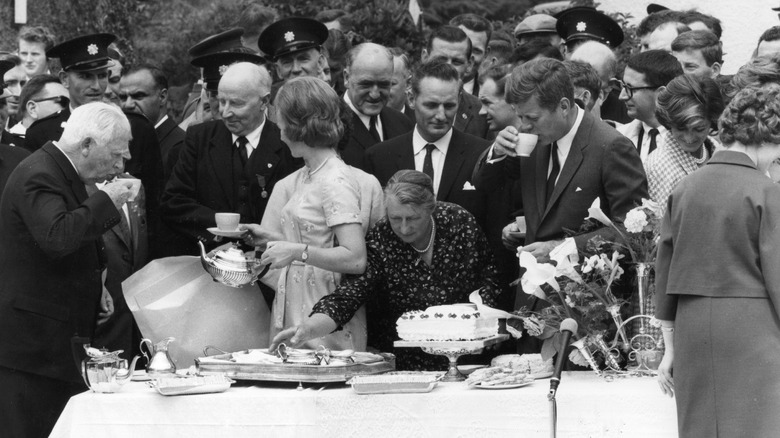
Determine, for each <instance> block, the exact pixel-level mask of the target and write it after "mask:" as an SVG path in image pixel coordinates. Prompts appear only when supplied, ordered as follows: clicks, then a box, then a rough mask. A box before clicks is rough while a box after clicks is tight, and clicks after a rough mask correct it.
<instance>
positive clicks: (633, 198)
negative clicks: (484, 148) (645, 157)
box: [475, 59, 647, 261]
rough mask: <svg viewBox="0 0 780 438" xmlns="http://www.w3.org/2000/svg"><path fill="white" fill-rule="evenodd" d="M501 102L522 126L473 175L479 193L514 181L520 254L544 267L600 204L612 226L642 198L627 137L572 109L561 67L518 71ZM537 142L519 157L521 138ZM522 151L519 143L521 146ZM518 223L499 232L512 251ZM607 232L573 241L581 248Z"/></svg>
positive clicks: (532, 65) (638, 167)
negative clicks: (521, 219) (521, 227)
mask: <svg viewBox="0 0 780 438" xmlns="http://www.w3.org/2000/svg"><path fill="white" fill-rule="evenodd" d="M506 100H507V102H508V103H510V104H511V105H512V106H513V107H514V111H515V114H516V115H517V117H518V118H519V119H520V124H519V126H518V127H514V126H508V127H506V128H505V129H504V130H502V131H501V132H500V133H499V135H498V137H497V138H496V141H495V143H494V144H493V146H492V147H491V150H490V152H489V153H488V156H487V163H486V164H485V165H484V166H483V167H482V168H481V169H479V171H478V172H477V178H476V180H475V182H476V185H477V188H479V189H480V190H487V191H490V190H493V188H494V187H498V186H500V184H503V183H504V182H505V181H504V179H505V178H508V179H512V180H519V188H520V190H519V193H518V194H517V196H519V197H520V200H521V201H522V205H523V211H524V213H525V218H526V226H527V229H526V235H525V242H524V246H522V247H520V248H518V250H522V251H527V252H530V253H531V254H533V255H534V256H535V257H536V258H537V259H538V260H539V261H545V260H547V259H548V256H549V253H550V250H552V249H553V248H554V247H555V246H557V245H558V244H559V243H561V242H562V240H563V238H564V229H571V230H576V229H579V227H580V225H581V224H582V221H583V219H584V218H585V217H587V216H588V207H590V205H591V204H592V203H593V200H594V199H596V198H599V199H600V200H601V206H602V209H603V210H604V212H605V213H606V214H607V216H609V217H610V218H612V219H615V218H618V217H623V216H624V215H625V214H626V213H627V212H628V210H630V209H631V208H633V207H635V206H636V205H638V204H640V203H641V200H642V198H646V197H647V178H646V177H645V173H644V170H643V168H642V162H641V161H640V160H639V156H638V155H637V153H636V149H635V148H634V147H633V146H632V145H631V142H630V141H628V139H626V138H625V137H623V136H622V135H620V134H618V133H617V132H616V131H615V130H614V129H612V127H610V126H609V125H607V124H606V123H604V122H602V121H600V120H597V119H595V118H594V117H593V116H592V115H591V114H590V113H588V112H587V111H584V110H583V109H582V108H579V107H578V106H577V105H576V104H575V103H574V89H573V86H572V83H571V79H570V77H569V75H568V73H567V72H566V68H565V67H564V64H563V63H562V62H560V61H557V60H553V59H538V60H533V61H530V62H527V63H525V64H523V65H522V66H520V67H518V68H516V69H515V70H514V71H513V72H512V75H511V76H510V78H509V80H508V81H507V84H506ZM523 133H525V134H533V135H536V136H537V142H536V145H535V148H534V149H533V151H532V152H531V153H530V154H529V156H527V157H526V156H523V155H524V154H523V150H522V149H521V152H520V153H518V149H517V148H518V141H519V140H518V137H523V135H521V134H523ZM520 141H521V144H522V142H523V141H524V140H522V139H521V140H520ZM516 227H517V225H516V224H515V222H512V223H511V224H509V225H507V226H506V227H505V228H504V232H503V236H502V237H503V240H504V243H505V245H507V246H510V247H512V248H517V247H518V246H519V245H520V243H521V242H520V240H519V238H518V237H515V236H512V235H510V234H509V232H510V231H517V229H516ZM606 232H608V230H606V229H605V228H602V229H599V230H597V231H594V232H591V233H588V234H582V235H579V236H577V237H575V240H576V242H577V247H578V248H583V247H584V246H585V244H586V242H587V241H588V240H589V239H590V238H591V237H593V236H594V235H595V234H597V233H601V234H604V233H606Z"/></svg>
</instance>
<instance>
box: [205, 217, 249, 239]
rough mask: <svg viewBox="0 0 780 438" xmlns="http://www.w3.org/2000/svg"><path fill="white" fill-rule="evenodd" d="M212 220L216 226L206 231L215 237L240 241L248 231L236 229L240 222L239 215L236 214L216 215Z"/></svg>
mask: <svg viewBox="0 0 780 438" xmlns="http://www.w3.org/2000/svg"><path fill="white" fill-rule="evenodd" d="M214 219H215V220H216V222H217V226H216V227H210V228H207V230H208V232H209V233H211V234H213V235H215V236H222V237H230V238H233V239H240V238H241V237H243V236H244V235H245V234H246V233H247V232H248V230H239V229H238V224H239V222H240V221H241V215H240V214H238V213H216V214H214Z"/></svg>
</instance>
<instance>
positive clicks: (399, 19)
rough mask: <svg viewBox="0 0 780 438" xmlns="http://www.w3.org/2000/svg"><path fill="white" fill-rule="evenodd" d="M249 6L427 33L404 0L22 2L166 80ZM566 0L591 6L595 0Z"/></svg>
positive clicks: (507, 20)
mask: <svg viewBox="0 0 780 438" xmlns="http://www.w3.org/2000/svg"><path fill="white" fill-rule="evenodd" d="M250 3H260V4H263V5H267V6H271V7H273V8H275V9H276V10H277V11H278V12H279V16H280V17H288V16H304V17H313V16H314V15H316V14H317V13H318V12H320V11H322V10H325V9H343V10H346V11H348V12H350V13H351V14H352V17H353V20H354V22H355V31H356V32H357V33H358V34H361V35H362V36H363V37H365V38H366V39H367V40H370V41H374V42H377V43H380V44H384V45H386V46H398V47H401V48H404V49H405V50H407V51H408V52H409V53H410V54H411V55H412V57H413V58H416V57H418V56H419V53H420V50H421V48H422V46H423V43H424V39H425V36H424V35H423V34H422V32H421V31H420V28H419V27H415V26H414V23H413V22H412V19H411V16H410V15H409V13H408V12H407V10H408V5H409V0H28V6H27V7H28V24H30V25H44V26H47V27H49V28H50V29H51V30H52V31H53V32H54V34H55V35H56V37H57V41H64V40H67V39H69V38H73V37H75V36H78V35H82V34H86V33H93V32H110V33H113V34H115V35H117V36H118V37H119V41H118V44H119V47H120V49H122V50H123V52H124V53H125V55H126V56H127V59H128V63H133V62H149V63H152V64H156V65H159V66H161V67H162V69H163V70H164V71H165V72H166V73H167V75H168V78H169V81H170V83H171V84H172V85H183V84H189V83H192V82H194V81H195V80H196V79H197V76H198V71H197V69H195V68H194V67H191V66H190V64H189V61H190V60H189V56H188V55H187V50H188V49H189V48H190V47H191V46H192V45H194V44H195V43H197V42H198V41H200V40H202V39H203V38H206V37H207V36H209V35H213V34H215V33H218V32H221V31H223V30H227V29H229V28H231V27H234V24H235V22H236V20H237V18H238V16H239V14H240V12H241V11H242V10H243V9H244V8H245V7H246V6H247V5H248V4H250ZM419 3H420V5H421V7H422V8H423V10H425V11H426V12H429V13H432V14H434V15H436V16H438V17H439V18H440V19H441V20H442V22H445V23H446V22H447V21H448V20H449V19H450V18H452V17H454V16H456V15H458V14H462V13H467V12H472V13H476V14H479V15H483V16H485V17H486V18H488V19H489V20H492V21H493V22H494V25H495V26H496V28H504V29H507V30H509V31H510V33H511V32H512V30H513V29H514V26H515V25H516V24H517V23H518V22H519V21H520V20H521V19H522V18H523V17H524V16H525V15H526V14H527V13H528V11H529V9H530V8H532V7H533V6H535V5H537V4H540V3H547V1H545V0H419ZM572 3H576V4H590V5H593V4H594V3H593V0H575V1H573V2H572ZM13 4H14V2H13V0H0V50H6V51H13V50H15V48H16V47H15V46H16V41H15V37H16V33H17V32H18V31H19V28H20V27H21V25H17V24H14V22H13ZM615 18H616V19H618V21H619V22H621V24H622V25H623V27H624V30H625V31H626V37H627V38H626V39H627V44H624V47H626V48H625V49H624V52H625V53H624V54H623V56H627V55H628V53H629V51H630V50H631V45H630V42H631V41H633V29H632V28H630V26H628V24H627V23H626V20H625V19H626V18H628V17H624V16H619V15H616V16H615Z"/></svg>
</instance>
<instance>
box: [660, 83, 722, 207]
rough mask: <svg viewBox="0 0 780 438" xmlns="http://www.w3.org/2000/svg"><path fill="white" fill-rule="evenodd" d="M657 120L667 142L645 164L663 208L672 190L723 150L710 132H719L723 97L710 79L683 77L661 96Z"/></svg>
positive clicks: (666, 88) (668, 87) (665, 88)
mask: <svg viewBox="0 0 780 438" xmlns="http://www.w3.org/2000/svg"><path fill="white" fill-rule="evenodd" d="M655 108H656V109H655V113H656V117H657V118H658V121H659V122H660V123H661V124H662V125H663V126H664V127H665V128H666V129H667V132H666V134H665V135H666V138H665V139H664V140H665V141H663V142H660V144H661V147H659V148H658V149H656V150H655V151H653V152H652V153H651V154H650V155H649V156H648V158H647V162H646V163H645V173H647V183H648V187H649V189H650V197H651V198H652V199H653V200H654V201H656V202H657V203H658V204H659V205H660V206H661V208H662V209H665V208H666V199H667V198H668V197H669V195H670V194H671V193H672V189H674V187H675V186H676V185H677V183H679V182H680V180H682V179H683V178H684V177H685V176H687V175H690V174H691V173H693V172H695V171H696V170H698V169H700V168H701V167H702V166H704V165H705V164H706V163H707V161H708V160H709V159H710V157H712V153H713V152H715V150H717V149H719V148H720V144H719V143H718V142H717V140H715V138H713V137H710V133H711V132H717V129H718V117H719V116H720V113H721V112H722V111H723V98H722V97H721V93H720V88H719V87H718V84H717V83H716V82H715V81H713V80H712V79H710V78H699V77H697V76H693V75H682V76H678V77H676V78H674V79H672V80H671V81H670V82H669V83H668V84H667V85H666V87H662V89H661V91H660V92H659V93H658V98H657V102H656V107H655Z"/></svg>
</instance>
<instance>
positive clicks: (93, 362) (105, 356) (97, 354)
mask: <svg viewBox="0 0 780 438" xmlns="http://www.w3.org/2000/svg"><path fill="white" fill-rule="evenodd" d="M84 350H86V352H87V358H86V359H84V360H83V361H81V377H82V378H83V379H84V383H86V384H87V386H88V387H89V389H91V390H92V391H93V392H103V393H109V392H117V391H119V390H120V389H121V388H122V386H123V385H124V384H125V383H127V382H129V381H130V379H131V378H132V377H133V370H134V369H135V362H136V361H137V360H138V358H139V357H141V356H136V357H134V358H133V361H132V362H131V363H130V365H128V364H127V360H125V359H122V358H120V357H119V354H120V353H122V350H117V351H112V352H108V351H105V350H98V349H97V348H92V347H90V346H89V345H85V346H84Z"/></svg>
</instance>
